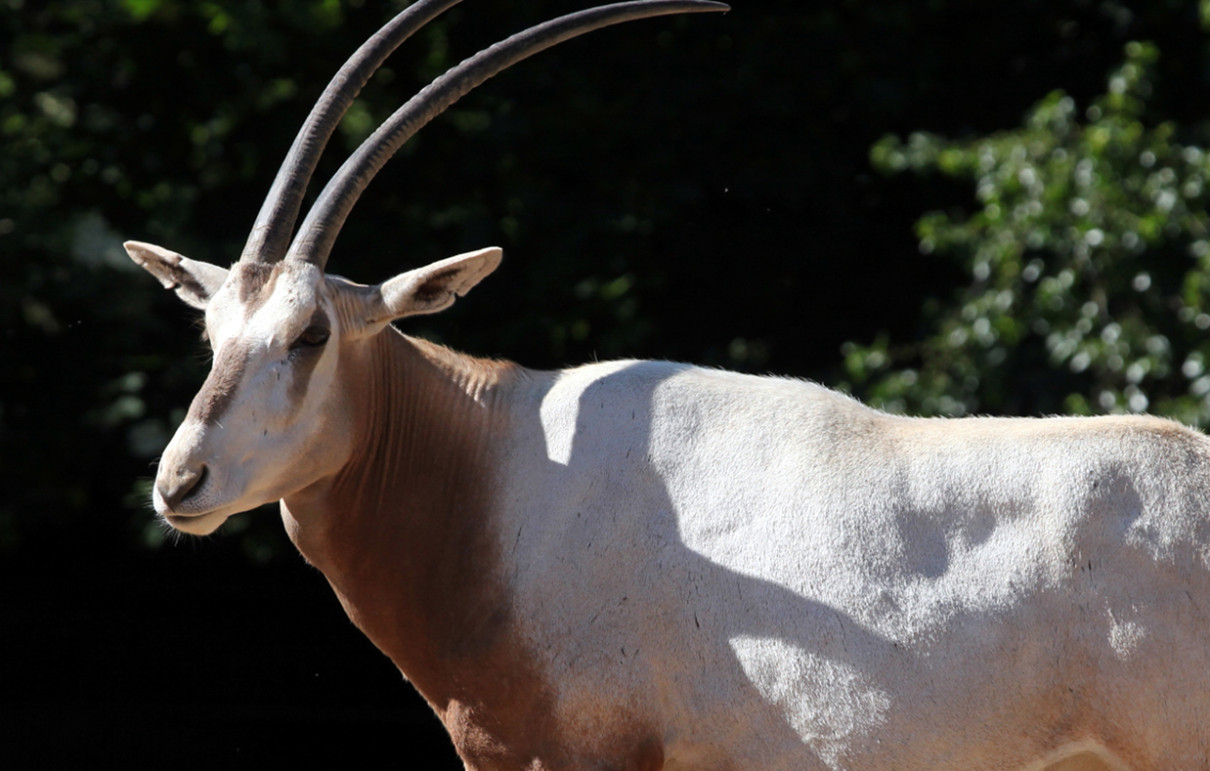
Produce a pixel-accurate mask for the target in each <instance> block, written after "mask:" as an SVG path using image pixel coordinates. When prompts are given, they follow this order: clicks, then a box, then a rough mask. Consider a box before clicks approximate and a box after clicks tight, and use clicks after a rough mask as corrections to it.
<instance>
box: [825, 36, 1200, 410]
mask: <svg viewBox="0 0 1210 771" xmlns="http://www.w3.org/2000/svg"><path fill="white" fill-rule="evenodd" d="M1158 57H1159V52H1158V50H1157V49H1156V47H1155V46H1154V45H1152V44H1148V43H1130V44H1128V45H1127V46H1126V49H1125V62H1124V63H1123V64H1122V65H1121V66H1120V67H1119V68H1117V69H1116V70H1115V71H1114V72H1113V73H1112V74H1111V75H1110V77H1109V80H1108V84H1107V90H1106V92H1105V94H1104V95H1103V96H1101V97H1099V98H1097V99H1095V100H1094V101H1093V102H1092V103H1091V104H1090V105H1088V106H1087V108H1085V109H1084V110H1083V111H1080V110H1079V109H1078V107H1077V105H1076V103H1075V100H1073V99H1072V98H1071V97H1070V96H1068V95H1067V94H1065V93H1063V92H1062V91H1055V92H1052V93H1051V94H1049V95H1047V96H1046V97H1045V98H1044V99H1042V101H1040V102H1039V103H1038V104H1037V105H1035V106H1034V107H1033V109H1031V110H1030V111H1029V114H1028V115H1027V117H1026V120H1025V124H1024V125H1023V126H1022V127H1021V128H1019V129H1014V130H1010V131H1003V132H998V133H996V134H993V135H991V136H988V137H984V138H979V139H975V140H968V141H951V140H946V139H944V138H941V137H938V136H935V135H932V134H924V133H917V134H913V135H911V136H910V137H909V138H908V139H907V140H906V141H903V140H901V139H899V138H898V137H895V136H889V137H886V138H884V139H883V140H882V141H880V142H878V143H877V144H876V145H875V146H874V147H873V150H872V152H871V158H872V161H873V163H874V165H875V166H876V167H878V168H879V169H882V170H884V171H886V172H888V173H896V172H901V171H904V170H912V171H915V172H918V173H929V172H939V173H941V174H944V175H948V176H951V177H955V178H958V179H964V180H969V181H971V182H972V183H973V184H974V187H975V197H976V199H977V201H978V205H979V208H978V209H977V210H976V211H974V212H973V213H971V214H969V215H967V214H961V213H950V212H934V213H932V214H929V215H927V216H925V217H923V218H922V219H921V220H920V221H919V222H918V223H917V235H918V237H919V239H920V241H919V243H920V251H921V252H922V253H924V254H926V255H928V254H933V253H941V254H945V255H947V256H951V257H953V258H954V259H957V260H959V261H960V263H961V265H962V266H963V268H964V269H965V270H966V271H967V274H968V276H969V277H970V283H969V285H968V286H967V287H966V288H965V289H963V290H962V291H961V292H960V294H959V296H958V297H957V301H956V302H954V303H953V304H952V305H949V304H946V305H935V306H934V307H933V308H932V317H933V323H932V327H931V331H930V332H929V334H928V335H927V336H925V337H924V339H922V340H920V341H918V342H912V343H908V344H903V345H892V344H890V343H888V341H887V340H886V339H885V338H884V339H882V340H879V341H877V342H875V343H874V344H872V345H865V346H862V345H857V344H850V345H849V346H847V348H846V351H845V354H846V368H847V371H848V375H849V377H850V378H851V380H852V383H853V385H854V387H855V388H856V389H857V390H858V391H860V392H861V393H863V394H865V395H867V396H868V397H869V398H871V399H872V400H874V401H876V402H877V403H879V404H882V405H884V406H887V407H890V408H892V409H895V410H899V411H908V412H921V413H925V414H949V415H955V414H957V415H961V414H968V413H975V412H989V413H996V414H1011V413H1026V414H1044V413H1053V412H1074V413H1077V414H1091V413H1098V412H1144V411H1151V412H1154V413H1158V414H1164V415H1170V416H1173V417H1176V418H1178V419H1180V420H1182V421H1185V422H1187V423H1190V424H1197V425H1202V426H1205V425H1207V424H1210V399H1208V398H1207V397H1208V395H1210V376H1208V375H1207V374H1206V371H1205V358H1206V356H1207V353H1208V352H1210V345H1208V344H1207V334H1206V330H1207V329H1208V328H1210V306H1208V302H1207V298H1208V295H1207V292H1208V290H1210V287H1208V286H1207V276H1208V275H1210V273H1208V269H1210V240H1208V238H1210V218H1208V216H1207V213H1206V204H1207V191H1206V181H1207V175H1208V174H1210V157H1208V156H1207V153H1206V152H1205V150H1204V149H1203V147H1204V146H1205V139H1206V134H1205V128H1204V126H1199V127H1196V128H1191V127H1188V126H1185V127H1180V126H1178V125H1177V124H1175V123H1174V122H1172V121H1170V120H1158V121H1155V120H1153V119H1152V116H1150V115H1148V112H1147V106H1148V102H1149V100H1150V98H1151V96H1152V94H1153V91H1154V87H1155V68H1156V63H1157V61H1158ZM1182 136H1183V137H1185V140H1184V141H1181V140H1180V139H1179V137H1182Z"/></svg>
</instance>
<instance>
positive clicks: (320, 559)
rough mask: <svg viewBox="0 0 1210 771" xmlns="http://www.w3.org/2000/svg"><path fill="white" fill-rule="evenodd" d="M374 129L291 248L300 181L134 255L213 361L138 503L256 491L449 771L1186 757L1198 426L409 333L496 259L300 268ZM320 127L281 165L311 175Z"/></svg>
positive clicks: (685, 0) (1204, 690) (185, 502)
mask: <svg viewBox="0 0 1210 771" xmlns="http://www.w3.org/2000/svg"><path fill="white" fill-rule="evenodd" d="M451 4H452V2H449V1H448V0H447V2H445V3H440V2H421V3H418V4H417V5H416V6H413V8H412V9H409V11H407V12H405V13H404V14H403V15H401V17H400V18H401V19H403V20H404V21H403V22H401V23H400V24H401V27H400V28H403V27H407V26H408V25H412V24H413V23H414V22H416V20H417V18H419V19H420V20H421V21H423V14H424V13H429V14H430V15H431V14H432V13H435V12H436V11H434V10H433V9H436V10H437V11H439V10H440V9H441V8H443V7H445V6H448V5H451ZM712 7H713V6H712V5H711V4H704V3H695V2H692V1H691V0H672V1H671V2H668V1H664V0H661V1H660V2H651V3H637V4H628V5H627V6H626V8H627V9H633V8H639V9H641V13H639V12H635V13H632V12H631V10H626V11H625V13H626V14H630V15H624V16H619V17H618V18H616V19H613V20H622V19H624V18H630V17H632V16H634V15H650V14H651V13H654V12H667V11H672V10H701V9H710V8H712ZM417 8H419V9H421V11H418V12H414V9H417ZM653 9H654V10H653ZM409 13H412V16H408V14H409ZM611 13H612V11H611ZM610 18H613V17H610ZM393 24H394V22H393ZM580 31H585V30H584V29H581V28H580V27H576V28H575V34H578V32H580ZM391 34H395V33H391ZM560 39H562V38H560ZM371 42H372V43H373V42H374V41H371ZM555 42H557V40H556V41H555ZM394 44H397V41H394ZM548 44H549V43H548ZM525 51H526V52H532V51H531V50H530V49H529V48H525ZM388 52H389V49H388ZM374 56H375V57H378V58H379V59H380V58H381V57H382V56H385V54H384V53H382V51H381V50H378V51H377V53H375V54H374ZM472 64H473V60H472ZM466 66H467V67H468V69H467V70H466V71H473V72H478V71H477V70H475V67H476V66H478V65H473V66H471V65H466ZM500 66H506V64H504V65H500ZM350 67H351V69H349V68H350ZM367 67H368V68H369V71H372V67H371V66H370V65H367V64H365V63H364V62H357V61H353V60H351V65H347V67H346V70H347V71H350V72H357V73H361V74H358V75H357V77H356V78H354V80H356V79H358V78H362V76H363V75H364V77H368V74H365V70H366V68H367ZM460 67H461V66H460ZM346 70H342V73H344V72H346ZM493 71H494V70H493ZM463 72H464V70H462V69H457V70H456V72H455V73H454V74H455V75H459V74H460V73H463ZM488 74H489V75H490V72H489V73H488ZM468 77H470V76H469V75H468ZM474 77H480V75H479V74H475V75H474ZM484 77H486V76H484ZM480 79H482V78H480ZM362 80H364V78H362ZM453 80H457V78H456V77H455V78H453ZM472 85H473V84H472ZM451 88H452V90H453V91H454V92H457V93H459V94H460V93H461V92H464V91H465V90H466V88H469V86H465V85H464V84H461V85H454V86H451ZM459 89H461V90H459ZM440 98H441V97H440V96H438V97H434V99H437V100H440ZM455 98H456V97H455ZM411 104H412V103H409V105H411ZM331 109H336V110H337V111H339V109H340V108H338V107H337V108H331ZM408 109H409V107H407V106H405V109H404V110H401V113H406V111H407V110H408ZM437 109H438V108H434V107H432V106H431V104H429V103H427V102H426V103H424V104H422V105H421V107H419V108H417V109H416V110H415V111H413V112H415V113H416V114H420V113H424V114H426V115H427V116H428V117H431V114H434V110H437ZM317 110H319V111H320V112H323V110H320V108H319V107H317ZM397 115H398V114H397ZM313 117H314V113H313ZM406 117H407V116H406V115H405V118H406ZM325 120H328V118H322V117H321V118H317V119H315V121H312V120H310V119H309V121H308V126H309V127H311V129H313V130H314V131H317V132H318V134H319V135H323V136H322V139H326V134H325V132H329V133H330V128H322V129H315V126H317V125H326V124H324V121H325ZM409 120H410V119H409ZM328 122H330V121H328ZM393 122H394V119H393ZM394 123H397V124H398V125H404V124H407V120H401V121H400V122H394ZM394 123H393V125H394ZM332 125H334V124H332ZM408 125H409V128H408V130H409V131H414V129H415V127H410V124H408ZM393 131H394V128H388V129H387V130H385V133H386V134H387V135H390V136H389V140H388V150H389V151H393V148H394V147H397V146H398V144H399V143H401V142H402V139H397V137H395V136H394V135H393V134H392V132H393ZM405 133H406V132H405ZM404 138H406V137H404ZM376 141H378V140H375V139H374V138H372V141H371V142H370V143H369V146H370V149H369V150H368V151H366V152H365V153H360V152H359V154H358V155H357V156H355V159H354V161H357V159H359V158H360V159H363V160H364V159H366V158H370V160H368V161H366V163H367V164H368V166H365V167H358V166H357V163H360V161H357V163H354V161H351V162H350V163H352V164H353V166H354V168H353V170H352V171H351V172H350V173H349V174H345V173H344V172H342V174H341V175H339V176H338V178H337V180H336V181H334V183H333V185H334V186H335V190H336V193H334V194H333V195H332V196H329V195H328V194H327V191H325V194H324V195H321V197H320V201H319V203H317V204H316V207H317V210H318V211H319V214H316V210H314V209H313V210H312V214H311V215H310V216H309V217H308V219H307V222H305V223H304V225H303V226H302V228H301V230H300V234H299V235H298V237H296V238H295V239H294V242H293V244H291V245H290V247H289V251H288V253H286V244H285V241H284V239H285V238H287V237H288V233H289V230H290V228H291V227H292V224H293V218H294V213H295V212H296V211H297V206H298V203H297V195H295V193H293V192H290V191H294V190H296V189H297V188H299V187H300V185H299V183H298V181H297V179H296V178H290V179H287V180H286V181H280V180H279V182H278V183H277V184H275V186H274V190H275V191H278V192H279V193H281V195H283V196H285V199H287V200H286V201H285V203H283V202H282V200H283V199H282V198H280V197H275V196H271V197H270V201H269V202H267V203H266V205H265V208H264V209H263V210H262V219H261V220H259V221H258V225H257V227H255V228H254V230H253V235H252V237H251V238H250V239H249V247H248V248H247V250H246V254H245V259H243V260H241V261H240V262H239V263H237V264H236V265H235V266H233V267H232V268H231V269H229V270H228V269H225V268H221V267H217V266H213V265H208V264H205V263H200V262H195V261H192V260H189V259H187V258H184V257H182V256H181V255H178V254H175V253H173V252H170V251H167V250H165V249H161V248H159V247H154V246H151V245H148V244H140V243H133V242H132V243H130V244H128V249H129V250H130V252H131V255H132V256H133V257H134V258H135V259H136V261H138V262H139V263H140V264H142V265H143V266H144V267H146V268H147V269H148V270H150V271H151V272H152V273H154V274H155V275H156V276H157V277H158V278H159V279H160V280H161V281H162V282H163V283H164V284H165V285H166V286H168V287H170V288H172V289H174V290H175V291H176V292H177V293H178V294H179V295H180V296H181V297H182V298H183V299H185V300H186V301H187V302H189V303H191V304H192V305H194V306H196V307H198V308H203V309H205V312H206V326H207V330H208V334H209V336H210V339H211V342H212V345H213V347H214V351H215V361H214V367H213V369H212V371H211V374H210V376H209V377H208V379H207V381H206V383H205V385H204V386H203V388H202V390H201V391H200V392H199V394H198V396H197V397H196V398H195V400H194V402H193V405H192V406H191V408H190V411H189V413H188V415H187V416H186V419H185V421H184V423H183V424H182V426H181V428H180V429H179V431H178V433H177V435H176V436H175V437H174V439H173V441H172V443H171V444H170V445H169V447H168V449H167V450H166V452H165V454H164V457H163V459H162V461H161V464H160V469H159V472H158V475H157V480H156V491H155V504H156V508H157V511H159V512H160V513H161V514H162V515H163V516H164V517H165V518H166V520H167V521H168V522H169V523H170V524H172V525H173V526H175V527H177V528H179V529H182V530H184V531H186V532H193V533H209V532H213V531H214V530H215V529H216V528H217V527H219V525H221V524H222V522H223V521H225V519H226V518H227V517H228V516H230V515H231V514H234V513H236V512H239V511H244V510H246V509H249V508H252V507H254V506H257V505H259V504H262V503H265V502H268V501H272V500H278V499H280V500H282V516H283V520H284V522H285V525H286V528H287V530H288V532H289V534H290V537H291V538H292V540H293V541H294V543H295V544H297V546H298V547H299V549H300V550H301V552H302V553H303V554H304V555H305V556H306V558H307V559H308V560H309V561H310V562H311V563H312V564H314V565H315V566H316V567H318V568H319V569H320V570H321V571H323V573H324V575H325V576H326V577H327V578H328V580H329V581H330V583H331V584H332V586H333V588H334V589H335V591H336V593H337V595H338V596H339V597H340V600H341V602H342V603H343V604H344V607H345V608H346V610H347V611H348V613H349V616H350V617H351V618H352V620H353V621H354V622H355V623H356V624H357V625H358V626H359V627H360V628H361V629H362V630H363V631H365V633H366V634H367V635H368V636H369V637H370V638H371V639H372V640H373V641H374V642H375V643H376V644H377V645H378V646H379V647H380V648H381V649H382V650H383V651H384V652H385V653H386V654H387V655H389V656H390V657H391V658H392V660H393V661H394V662H395V663H396V664H397V665H398V666H399V668H400V670H401V671H402V672H403V673H404V674H405V675H406V676H407V677H408V678H409V679H410V680H411V681H412V682H413V683H414V684H415V685H416V687H417V688H418V689H419V690H420V692H421V693H422V694H424V696H425V697H426V699H428V701H429V703H430V704H432V706H433V708H434V709H435V710H436V712H437V713H438V715H439V716H440V717H441V719H442V720H443V722H444V723H445V725H446V727H447V728H448V729H449V731H450V734H451V736H452V737H453V740H454V743H455V746H456V747H457V749H458V751H459V753H460V754H461V756H462V757H463V759H464V760H465V761H466V763H467V765H468V767H472V768H541V769H556V768H611V769H612V768H617V769H659V768H668V769H673V768H692V769H757V768H759V769H817V768H818V769H824V768H831V769H891V768H893V769H969V768H980V769H1025V768H1038V769H1041V768H1053V769H1064V771H1071V769H1076V768H1137V769H1175V768H1181V769H1184V768H1204V767H1207V766H1210V749H1208V748H1207V747H1206V744H1207V736H1210V731H1208V730H1207V728H1206V726H1207V725H1208V724H1210V645H1207V643H1206V641H1205V630H1206V626H1207V624H1206V622H1207V614H1206V610H1205V608H1206V607H1207V603H1210V565H1208V562H1207V561H1208V559H1210V549H1208V548H1207V544H1210V516H1208V515H1207V513H1206V512H1207V506H1208V505H1210V504H1208V503H1207V501H1210V474H1207V471H1208V470H1210V443H1208V442H1207V439H1206V438H1205V437H1204V436H1203V435H1201V434H1199V433H1196V432H1193V431H1190V430H1188V429H1185V428H1182V427H1180V426H1178V425H1176V424H1174V423H1171V422H1168V421H1163V420H1158V419H1153V418H1142V417H1137V418H1097V419H1046V420H1006V419H966V420H926V419H913V418H903V417H896V416H891V415H887V414H884V413H881V412H878V411H875V410H872V409H869V408H867V407H864V406H862V405H860V404H859V403H857V402H855V401H853V400H851V399H849V398H848V397H846V396H843V395H840V394H837V393H834V392H832V391H829V390H827V389H824V388H821V387H819V386H816V385H813V384H809V383H803V382H799V381H794V380H787V379H779V378H759V377H752V376H746V375H737V374H732V373H727V372H721V371H714V370H707V369H701V368H696V367H690V366H685V365H679V364H670V363H666V362H638V361H623V362H610V363H601V364H593V365H588V366H584V367H579V368H575V369H569V370H564V371H558V372H538V371H533V370H528V369H525V368H523V367H519V366H516V365H513V364H510V363H505V362H498V361H485V360H479V359H474V358H471V357H467V356H464V355H462V354H458V353H455V352H453V351H450V350H448V349H445V348H442V347H440V346H436V345H433V344H431V343H427V342H425V341H423V340H419V339H415V338H411V337H407V336H405V335H403V334H401V333H399V332H397V331H396V330H395V329H394V328H392V327H391V326H390V322H391V321H392V320H394V319H399V318H403V317H406V316H409V315H414V314H418V313H431V312H434V311H438V310H441V309H442V308H444V307H446V306H447V305H449V304H450V303H451V302H452V301H453V300H454V298H455V297H456V296H458V295H462V294H465V293H466V292H467V291H468V290H469V289H470V288H471V287H473V286H474V285H475V284H476V283H477V282H478V281H480V280H481V279H482V278H483V277H484V276H486V275H487V274H488V273H490V272H491V271H492V270H494V269H495V268H496V266H497V264H498V262H499V259H500V251H499V250H498V249H484V250H481V251H478V252H473V253H469V254H465V255H460V256H458V257H453V258H450V259H448V260H444V261H442V262H438V263H435V264H433V265H430V266H427V267H424V268H419V269H417V270H413V271H410V272H408V273H404V274H402V275H400V276H398V277H396V278H394V279H391V280H389V281H387V282H385V283H383V284H380V285H377V286H363V285H360V284H355V283H352V282H349V281H346V280H344V279H340V278H337V277H334V276H329V275H326V274H325V273H324V270H323V268H324V262H325V260H326V255H327V250H328V249H329V248H330V246H331V240H332V239H333V238H334V237H335V232H334V231H335V230H337V229H339V224H340V222H341V221H342V219H343V215H344V213H347V211H348V209H349V207H351V205H352V199H355V198H356V194H357V193H358V192H359V191H360V189H361V188H362V187H364V185H365V183H366V182H368V176H367V175H372V173H373V171H374V170H376V168H377V167H378V166H381V163H382V162H385V157H382V155H383V151H381V147H380V146H379V145H376V144H373V143H374V142H376ZM314 143H315V142H314V140H313V138H312V140H307V141H302V140H300V142H297V143H296V147H295V149H294V150H292V157H294V156H295V155H301V156H303V157H304V160H303V161H301V162H300V164H301V167H302V168H303V169H304V170H306V169H307V167H308V166H311V167H313V160H308V159H310V158H311V156H312V155H314V154H315V153H317V152H318V151H317V150H314V148H311V149H308V148H309V147H310V145H313V144H314ZM318 144H319V145H320V146H322V141H319V142H318ZM385 154H386V155H387V156H389V154H390V152H386V153H385ZM287 165H289V164H287ZM367 168H368V169H369V170H368V172H367V171H366V169H367ZM283 173H285V172H284V171H283ZM307 173H309V171H308V172H307ZM350 179H351V180H352V181H351V182H350V181H349V180H350ZM291 180H293V181H291ZM333 185H330V186H329V188H332V187H333ZM342 186H344V187H342ZM349 190H351V191H352V192H351V193H350V192H349ZM281 191H285V192H281ZM342 191H343V192H342ZM298 195H301V194H300V193H299V194H298ZM350 196H351V197H350ZM283 212H284V213H283ZM325 212H328V213H325ZM332 212H334V213H332ZM333 222H334V223H335V224H332V223H333ZM283 228H284V231H285V233H286V235H285V236H283V235H282V232H283ZM283 257H284V258H283Z"/></svg>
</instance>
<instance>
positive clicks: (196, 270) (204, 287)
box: [123, 241, 227, 310]
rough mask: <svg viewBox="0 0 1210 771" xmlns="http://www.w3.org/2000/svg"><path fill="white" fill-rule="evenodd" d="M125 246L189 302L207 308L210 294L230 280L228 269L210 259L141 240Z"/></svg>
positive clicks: (134, 258)
mask: <svg viewBox="0 0 1210 771" xmlns="http://www.w3.org/2000/svg"><path fill="white" fill-rule="evenodd" d="M123 246H125V247H126V253H127V254H129V255H130V259H132V260H134V261H135V262H137V263H138V264H139V265H141V266H142V267H143V268H145V269H146V270H147V272H148V273H150V274H151V275H153V276H155V277H156V278H158V279H159V280H160V283H161V284H163V285H164V288H165V289H171V290H172V291H174V292H176V294H177V297H180V298H181V299H182V300H184V301H185V302H186V303H188V304H189V305H192V306H193V307H194V308H198V309H199V310H204V309H205V308H206V303H208V302H210V297H211V295H213V294H214V293H215V292H217V291H218V288H219V287H220V286H222V285H223V282H224V281H226V280H227V269H226V268H220V267H219V266H217V265H211V264H210V263H208V262H198V261H197V260H191V259H189V258H188V257H182V256H181V255H179V254H177V253H176V252H173V251H170V250H168V249H165V248H164V247H162V246H156V245H155V244H146V243H143V242H142V241H127V242H126V243H125V244H123Z"/></svg>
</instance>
